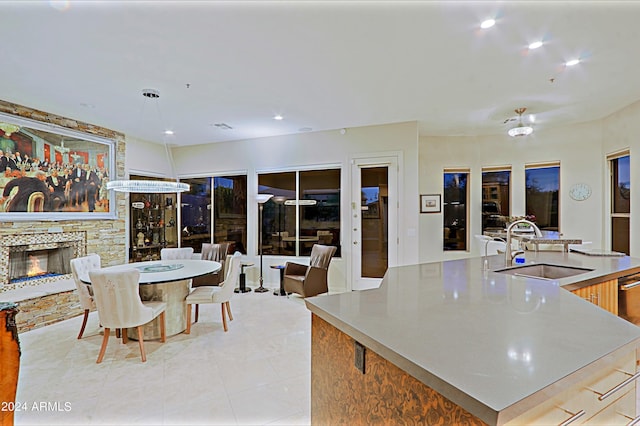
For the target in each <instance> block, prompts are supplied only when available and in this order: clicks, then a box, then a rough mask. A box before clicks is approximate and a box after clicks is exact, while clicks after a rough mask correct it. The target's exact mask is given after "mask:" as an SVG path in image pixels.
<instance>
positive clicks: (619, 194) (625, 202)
mask: <svg viewBox="0 0 640 426" xmlns="http://www.w3.org/2000/svg"><path fill="white" fill-rule="evenodd" d="M611 168H612V172H613V182H612V183H613V186H612V188H611V191H612V195H613V212H612V213H630V212H631V203H630V199H631V178H630V162H629V156H628V155H627V156H624V157H620V158H614V159H613V160H611Z"/></svg>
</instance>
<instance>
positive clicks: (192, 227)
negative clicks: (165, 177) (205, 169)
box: [180, 178, 211, 252]
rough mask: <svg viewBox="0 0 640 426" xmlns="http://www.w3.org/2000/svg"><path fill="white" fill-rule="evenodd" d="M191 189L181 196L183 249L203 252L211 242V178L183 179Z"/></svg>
mask: <svg viewBox="0 0 640 426" xmlns="http://www.w3.org/2000/svg"><path fill="white" fill-rule="evenodd" d="M181 181H182V182H184V183H188V184H189V185H190V186H191V189H190V190H189V191H188V192H183V193H182V195H181V209H180V214H181V227H182V243H181V246H182V247H193V251H194V252H200V251H201V250H202V243H209V242H211V178H194V179H182V180H181Z"/></svg>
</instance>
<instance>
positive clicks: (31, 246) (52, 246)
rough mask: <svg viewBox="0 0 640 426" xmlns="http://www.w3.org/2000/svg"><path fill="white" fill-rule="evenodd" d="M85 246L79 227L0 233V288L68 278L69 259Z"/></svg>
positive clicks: (80, 252)
mask: <svg viewBox="0 0 640 426" xmlns="http://www.w3.org/2000/svg"><path fill="white" fill-rule="evenodd" d="M86 247H87V236H86V233H85V232H82V231H80V232H48V233H33V234H14V235H4V236H0V291H7V290H13V289H17V288H22V287H26V286H38V285H40V284H43V283H48V282H53V281H57V280H60V279H66V278H70V277H71V270H70V268H69V261H70V260H71V259H73V258H75V257H79V256H84V255H85V254H86V250H87V249H86Z"/></svg>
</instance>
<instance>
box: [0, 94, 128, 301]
mask: <svg viewBox="0 0 640 426" xmlns="http://www.w3.org/2000/svg"><path fill="white" fill-rule="evenodd" d="M0 112H3V113H6V114H11V115H15V116H18V117H23V118H29V119H32V120H37V121H42V122H45V123H52V124H56V125H58V126H62V127H66V128H69V129H72V130H75V131H78V132H83V133H88V134H92V135H96V136H100V137H104V138H108V139H112V140H114V141H115V142H116V146H115V155H116V158H115V160H116V161H115V163H116V164H115V167H116V170H115V172H116V176H112V179H124V178H125V147H126V146H125V136H124V134H122V133H119V132H116V131H113V130H109V129H106V128H104V127H100V126H96V125H93V124H88V123H84V122H81V121H77V120H73V119H70V118H65V117H61V116H58V115H55V114H50V113H47V112H43V111H38V110H35V109H32V108H28V107H24V106H21V105H16V104H13V103H10V102H6V101H2V100H0ZM115 208H116V219H113V220H107V219H101V220H69V221H64V220H63V221H54V222H52V221H14V222H3V221H2V216H1V214H0V236H5V235H14V234H37V233H48V232H49V228H51V227H57V228H62V232H82V233H85V234H86V236H87V251H86V252H87V253H97V254H99V255H100V258H101V260H102V265H103V266H108V265H117V264H121V263H125V262H126V261H127V250H126V238H127V237H126V235H127V234H126V229H125V218H126V199H125V195H124V194H123V193H119V192H117V193H116V201H115ZM0 291H2V290H1V289H0Z"/></svg>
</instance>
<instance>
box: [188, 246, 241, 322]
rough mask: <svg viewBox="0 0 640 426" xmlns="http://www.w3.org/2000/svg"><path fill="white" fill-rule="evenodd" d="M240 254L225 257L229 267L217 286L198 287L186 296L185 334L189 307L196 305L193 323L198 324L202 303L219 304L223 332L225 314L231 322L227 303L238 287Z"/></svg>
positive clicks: (189, 318) (231, 316)
mask: <svg viewBox="0 0 640 426" xmlns="http://www.w3.org/2000/svg"><path fill="white" fill-rule="evenodd" d="M241 256H242V254H241V253H240V252H238V251H237V252H235V253H234V254H233V256H227V264H228V265H229V271H228V273H227V276H226V277H225V279H224V281H223V282H222V283H220V285H218V286H200V287H195V288H194V289H193V291H191V293H190V294H189V295H188V296H187V299H186V302H187V329H186V331H185V333H186V334H190V333H191V305H196V318H195V321H194V322H198V313H199V312H198V311H199V305H200V304H202V303H220V309H221V313H222V326H223V328H224V331H225V332H226V331H227V330H228V328H227V318H226V315H225V309H226V313H227V314H228V315H229V320H230V321H233V315H232V314H231V305H230V304H229V301H230V300H231V296H233V290H234V289H235V288H236V286H237V285H238V279H239V277H240V266H241V263H242V262H241Z"/></svg>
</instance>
